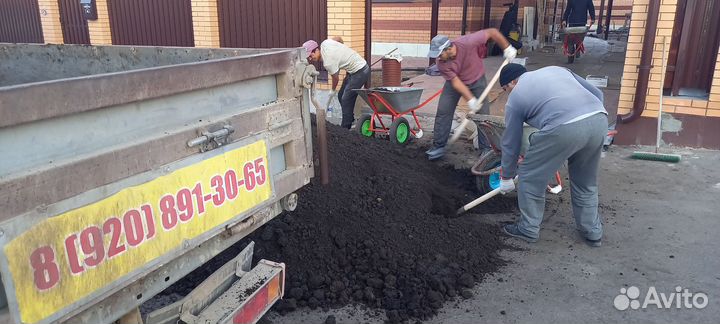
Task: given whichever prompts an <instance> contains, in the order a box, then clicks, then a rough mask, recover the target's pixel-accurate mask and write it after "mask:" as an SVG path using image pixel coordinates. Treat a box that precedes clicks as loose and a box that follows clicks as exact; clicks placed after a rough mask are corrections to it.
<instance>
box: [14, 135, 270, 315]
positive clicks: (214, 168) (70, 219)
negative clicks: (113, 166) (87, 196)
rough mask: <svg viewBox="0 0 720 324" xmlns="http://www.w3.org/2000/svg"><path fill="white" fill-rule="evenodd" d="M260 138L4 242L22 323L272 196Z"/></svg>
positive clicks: (133, 268) (69, 213) (171, 249)
mask: <svg viewBox="0 0 720 324" xmlns="http://www.w3.org/2000/svg"><path fill="white" fill-rule="evenodd" d="M267 162H268V161H267V147H266V144H265V141H257V142H255V143H252V144H250V145H247V146H244V147H242V148H238V149H235V150H232V151H229V152H226V153H224V154H222V155H218V156H215V157H212V158H210V159H207V160H204V161H202V162H200V163H197V164H194V165H190V166H187V167H184V168H182V169H179V170H176V171H174V172H172V173H170V174H167V175H164V176H160V177H158V178H156V179H154V180H152V181H149V182H146V183H144V184H141V185H138V186H135V187H129V188H125V189H123V190H122V191H120V192H118V193H116V194H114V195H112V196H110V197H108V198H105V199H103V200H101V201H98V202H96V203H93V204H91V205H87V206H84V207H81V208H78V209H75V210H71V211H69V212H67V213H64V214H61V215H58V216H56V217H52V218H49V219H47V220H45V221H43V222H41V223H39V224H37V225H35V226H33V227H32V228H31V229H30V230H28V231H26V232H24V233H23V234H21V235H19V236H18V237H16V238H15V239H13V240H12V241H10V242H9V243H8V244H6V245H5V247H4V251H5V255H6V256H7V259H8V265H9V269H10V273H11V276H12V279H13V283H14V284H15V294H16V299H17V303H18V307H19V311H20V319H21V321H22V322H24V323H35V322H38V321H40V320H43V319H45V318H47V317H48V316H50V315H52V314H54V313H55V312H57V311H59V310H61V309H63V308H65V307H67V306H69V305H71V304H73V303H75V302H77V301H79V300H80V299H82V298H83V297H86V296H88V295H89V294H90V293H92V292H94V291H96V290H98V289H100V288H102V287H104V286H106V285H108V284H110V283H112V282H113V281H115V280H117V279H119V278H121V277H122V276H125V275H127V274H129V273H131V272H133V271H135V270H137V269H139V268H141V267H143V266H145V265H146V264H148V263H149V262H151V261H153V260H155V259H157V258H158V257H160V256H162V255H163V254H165V253H168V252H171V251H173V250H175V249H178V248H180V247H181V245H182V243H183V241H184V240H190V239H193V238H196V237H198V236H199V235H201V234H203V233H205V232H207V231H209V230H211V229H213V228H215V227H217V226H219V225H221V224H222V223H224V222H226V221H228V220H230V219H232V218H233V217H235V216H236V215H238V214H240V213H242V212H245V211H247V210H249V209H250V208H252V207H254V206H256V205H258V204H260V203H262V202H264V201H265V200H267V199H269V198H270V197H271V196H272V187H271V183H270V182H271V181H270V175H269V174H268V168H267V165H268V163H267Z"/></svg>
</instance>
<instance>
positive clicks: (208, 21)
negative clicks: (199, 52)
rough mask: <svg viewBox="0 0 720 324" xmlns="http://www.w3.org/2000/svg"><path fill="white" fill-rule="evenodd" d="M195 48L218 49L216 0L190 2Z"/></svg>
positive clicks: (218, 35) (218, 29)
mask: <svg viewBox="0 0 720 324" xmlns="http://www.w3.org/2000/svg"><path fill="white" fill-rule="evenodd" d="M190 3H191V5H192V17H193V34H194V35H193V36H194V39H195V46H196V47H220V25H219V20H218V9H217V0H191V2H190Z"/></svg>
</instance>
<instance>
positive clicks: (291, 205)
mask: <svg viewBox="0 0 720 324" xmlns="http://www.w3.org/2000/svg"><path fill="white" fill-rule="evenodd" d="M297 205H298V195H297V194H296V193H291V194H289V195H287V196H285V197H283V198H282V199H280V206H282V209H283V210H285V211H289V212H292V211H295V209H296V208H297Z"/></svg>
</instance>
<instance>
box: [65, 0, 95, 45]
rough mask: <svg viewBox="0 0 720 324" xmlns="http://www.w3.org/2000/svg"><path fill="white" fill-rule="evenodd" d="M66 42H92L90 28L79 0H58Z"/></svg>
mask: <svg viewBox="0 0 720 324" xmlns="http://www.w3.org/2000/svg"><path fill="white" fill-rule="evenodd" d="M58 5H59V7H60V24H61V25H62V31H63V40H64V42H65V44H90V30H89V29H88V23H87V20H86V19H85V17H83V12H82V7H80V1H78V0H58Z"/></svg>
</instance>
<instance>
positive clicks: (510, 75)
mask: <svg viewBox="0 0 720 324" xmlns="http://www.w3.org/2000/svg"><path fill="white" fill-rule="evenodd" d="M525 72H527V69H525V67H524V66H522V65H520V64H516V63H510V64H508V65H505V66H504V67H503V68H502V71H500V86H502V87H504V86H506V85H507V84H508V83H510V82H512V80H515V79H517V78H519V77H520V76H521V75H523V73H525Z"/></svg>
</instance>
